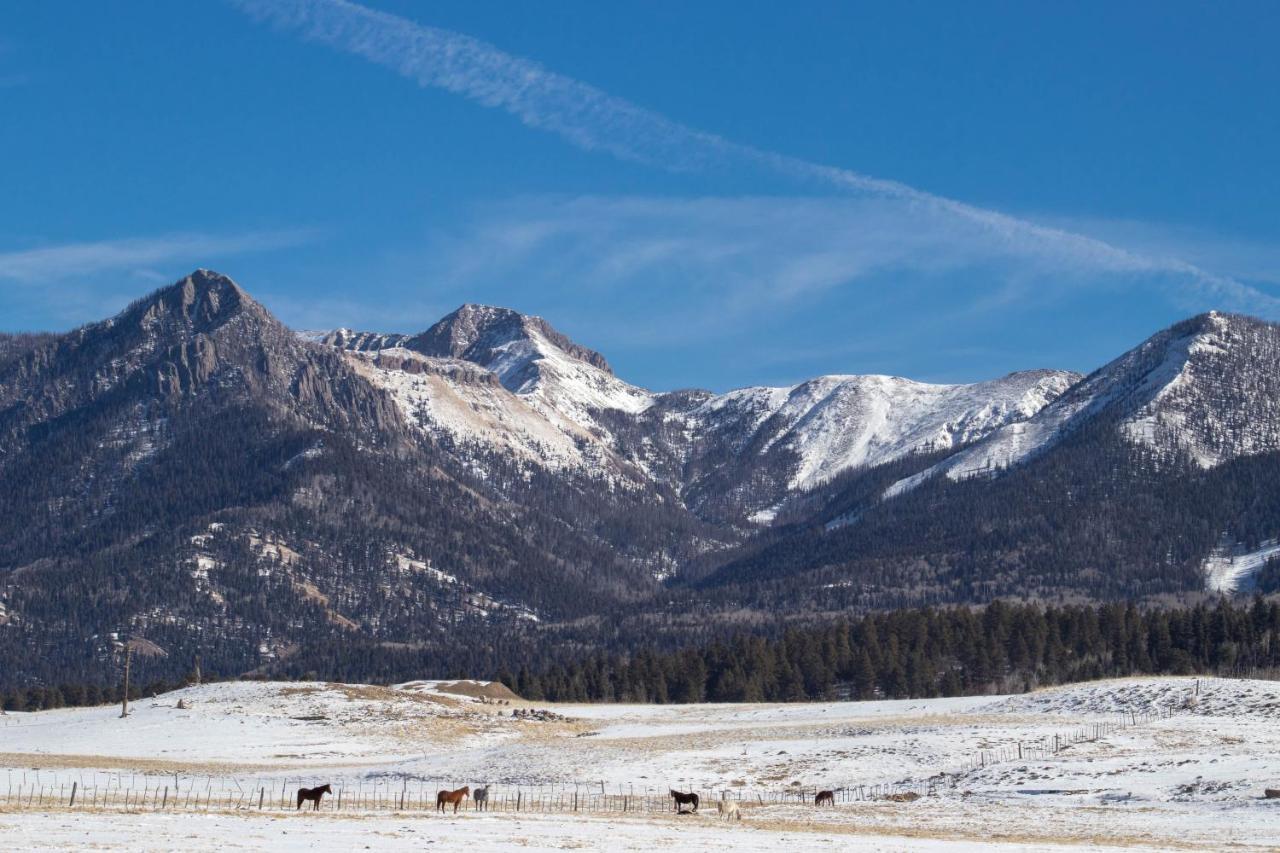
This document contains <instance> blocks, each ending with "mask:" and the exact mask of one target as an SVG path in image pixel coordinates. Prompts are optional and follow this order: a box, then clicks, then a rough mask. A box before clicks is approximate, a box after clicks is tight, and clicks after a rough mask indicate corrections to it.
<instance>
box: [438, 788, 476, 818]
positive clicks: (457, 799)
mask: <svg viewBox="0 0 1280 853" xmlns="http://www.w3.org/2000/svg"><path fill="white" fill-rule="evenodd" d="M470 793H471V788H470V787H468V786H466V785H464V786H463V787H461V788H459V789H458V790H456V791H441V792H439V793H438V794H436V811H438V812H442V811H444V805H445V803H453V813H454V814H457V813H458V804H459V803H461V802H462V801H463V800H465V799H466V798H467V796H468V795H469V794H470Z"/></svg>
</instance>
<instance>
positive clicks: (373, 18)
mask: <svg viewBox="0 0 1280 853" xmlns="http://www.w3.org/2000/svg"><path fill="white" fill-rule="evenodd" d="M231 2H233V3H234V4H235V5H237V6H238V7H239V8H241V9H243V10H245V11H246V12H248V13H250V14H251V15H253V16H254V17H256V18H258V19H261V20H266V21H270V22H272V23H274V24H276V25H278V26H281V27H284V28H287V29H290V30H293V31H296V32H298V33H300V34H302V35H303V36H304V37H305V38H308V39H311V40H314V41H317V42H321V43H325V44H328V45H331V46H333V47H335V48H337V49H339V50H343V51H347V52H350V53H353V54H356V55H358V56H362V57H364V58H365V59H368V60H369V61H371V62H374V63H377V64H380V65H383V66H386V67H388V68H391V69H392V70H394V71H396V72H397V73H399V74H401V75H402V76H404V77H407V78H409V79H412V80H414V81H415V82H417V83H418V84H419V85H422V86H428V87H433V88H440V89H444V90H446V91H449V92H453V93H455V94H458V95H461V96H463V97H466V98H469V99H471V100H473V101H476V102H477V103H480V104H482V105H484V106H487V107H491V108H496V109H501V110H504V111H506V112H508V113H510V114H512V115H514V116H516V117H517V118H519V119H520V121H522V122H523V123H524V124H526V125H528V126H529V127H533V128H537V129H539V130H544V131H548V132H551V133H555V134H557V135H559V136H560V137H562V138H563V139H565V140H566V141H568V142H569V143H570V144H572V145H575V146H577V147H579V148H581V149H584V150H587V151H603V152H608V153H610V154H612V155H613V156H615V157H618V158H620V159H623V160H628V161H633V162H638V163H643V164H647V165H650V166H654V167H657V168H663V169H671V170H677V171H701V170H709V169H726V168H741V167H751V168H757V169H765V170H768V171H770V172H773V173H775V174H780V175H784V176H787V177H790V178H793V179H796V180H798V181H802V182H807V183H811V184H816V185H823V186H826V187H829V188H836V189H839V190H842V191H846V192H850V193H854V194H857V195H861V196H867V197H874V198H882V199H890V200H894V201H898V202H901V203H902V204H904V205H906V206H907V208H908V209H910V210H914V211H916V212H918V213H919V214H922V215H926V216H930V217H945V218H947V219H949V220H951V221H954V222H956V223H958V224H959V225H961V226H962V228H963V230H972V229H974V228H976V229H980V230H981V231H983V232H985V235H986V239H985V240H984V241H983V243H984V244H985V245H993V244H995V245H1002V246H1004V247H1006V251H1007V252H1012V253H1021V254H1024V255H1036V256H1037V257H1039V258H1040V259H1042V260H1043V261H1046V262H1052V263H1055V264H1058V265H1061V266H1068V267H1075V268H1084V269H1088V270H1092V271H1102V272H1126V273H1138V274H1146V273H1158V274H1165V275H1172V276H1175V277H1178V278H1179V279H1181V280H1183V281H1184V282H1186V283H1187V284H1189V285H1190V286H1193V287H1196V288H1198V289H1200V290H1201V291H1203V292H1204V293H1205V294H1207V295H1210V296H1212V297H1213V298H1215V299H1218V300H1220V301H1221V302H1222V303H1223V304H1224V305H1230V306H1234V307H1237V308H1239V309H1240V310H1249V311H1255V312H1257V313H1263V314H1269V315H1280V300H1277V299H1276V298H1275V297H1273V296H1271V295H1269V294H1267V293H1265V292H1262V291H1260V290H1259V289H1257V288H1255V287H1252V286H1250V285H1249V284H1247V283H1244V282H1242V281H1239V280H1237V279H1235V278H1232V277H1230V276H1225V275H1220V274H1217V273H1214V272H1210V271H1208V270H1206V269H1203V268H1201V267H1199V266H1197V265H1195V264H1193V263H1190V262H1188V261H1185V260H1182V259H1180V258H1178V257H1174V256H1166V255H1153V254H1146V253H1140V252H1136V251H1130V250H1127V249H1125V248H1122V247H1120V246H1117V245H1114V244H1112V243H1109V242H1106V241H1104V240H1100V239H1097V238H1095V237H1091V236H1087V235H1084V234H1080V233H1077V232H1074V231H1070V230H1066V229H1063V228H1056V227H1051V226H1048V225H1044V224H1040V223H1037V222H1032V221H1029V220H1026V219H1022V218H1019V217H1016V216H1010V215H1008V214H1005V213H1001V212H999V211H995V210H989V209H986V208H982V207H977V206H974V205H969V204H965V203H964V202H960V201H956V200H953V199H949V198H945V197H942V196H937V195H934V194H932V193H929V192H925V191H923V190H919V189H916V188H914V187H910V186H907V185H905V184H902V183H898V182H896V181H890V180H884V179H880V178H875V177H872V176H869V175H863V174H861V173H858V172H855V171H852V170H849V169H844V168H839V167H834V166H827V165H823V164H819V163H812V162H809V161H806V160H802V159H799V158H795V157H790V156H788V155H785V154H780V153H775V152H771V151H765V150H762V149H759V148H755V147H753V146H750V145H744V144H741V143H737V142H733V141H731V140H728V139H725V138H724V137H721V136H718V135H716V134H713V133H708V132H705V131H702V130H698V129H695V128H692V127H689V126H687V125H684V124H681V123H679V122H676V121H672V120H671V119H669V118H667V117H666V116H663V115H662V114H660V113H658V112H655V111H653V110H649V109H646V108H644V107H641V106H638V105H636V104H633V103H631V102H630V101H627V100H624V99H622V98H618V97H615V96H612V95H610V94H608V93H606V92H604V91H602V90H600V89H598V88H596V87H594V86H591V85H589V84H587V83H583V82H580V81H578V80H575V79H573V78H570V77H566V76H565V75H562V74H558V73H556V72H553V71H550V70H548V69H547V68H545V67H543V66H542V65H541V64H539V63H537V62H534V61H532V60H528V59H524V58H521V57H518V56H513V55H511V54H508V53H506V52H504V51H502V50H500V49H498V48H497V47H495V46H493V45H491V44H488V43H486V42H483V41H480V40H478V39H475V38H472V37H470V36H467V35H463V34H460V33H456V32H452V31H449V30H444V29H439V28H436V27H429V26H423V25H421V24H417V23H414V22H412V21H409V20H407V19H404V18H400V17H397V16H395V15H390V14H387V13H384V12H380V11H377V10H374V9H369V8H367V7H364V6H361V5H358V4H355V3H351V2H347V0H231Z"/></svg>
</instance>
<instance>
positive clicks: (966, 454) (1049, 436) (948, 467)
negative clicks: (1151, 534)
mask: <svg viewBox="0 0 1280 853" xmlns="http://www.w3.org/2000/svg"><path fill="white" fill-rule="evenodd" d="M1104 415H1105V416H1108V417H1115V418H1116V419H1117V421H1118V424H1117V428H1118V429H1119V431H1120V435H1121V436H1123V437H1124V438H1125V439H1126V440H1128V441H1130V442H1132V443H1134V444H1137V445H1141V446H1144V447H1146V448H1149V449H1150V450H1152V451H1154V452H1155V453H1156V454H1157V456H1159V457H1164V458H1169V457H1182V458H1187V459H1190V460H1191V461H1192V462H1194V463H1195V464H1197V465H1199V466H1200V467H1202V468H1212V467H1214V466H1216V465H1219V464H1221V463H1223V462H1226V461H1228V460H1231V459H1236V458H1238V457H1241V456H1248V455H1252V454H1257V453H1264V452H1267V451H1273V450H1280V327H1277V326H1275V325H1272V324H1269V323H1265V322H1263V321H1261V320H1255V319H1252V318H1249V317H1241V316H1234V315H1226V314H1220V313H1217V312H1211V313H1209V314H1202V315H1200V316H1197V317H1193V318H1191V319H1190V320H1187V321H1184V322H1182V323H1179V324H1177V325H1175V326H1173V327H1171V328H1169V329H1166V330H1165V331H1163V332H1160V333H1158V334H1156V335H1154V336H1152V337H1151V338H1149V339H1148V340H1147V341H1145V342H1144V343H1142V344H1141V345H1139V346H1138V347H1136V348H1134V349H1132V350H1130V351H1129V352H1127V353H1125V354H1124V355H1122V356H1121V357H1120V358H1118V359H1116V360H1115V361H1113V362H1111V363H1110V364H1108V365H1106V366H1105V367H1103V368H1101V369H1100V370H1097V371H1095V372H1094V373H1092V374H1090V375H1089V376H1088V377H1086V378H1085V379H1084V380H1083V381H1081V382H1080V383H1079V384H1077V385H1076V386H1075V387H1073V388H1071V389H1070V390H1069V391H1068V392H1067V393H1065V394H1063V395H1062V396H1061V397H1059V398H1058V399H1057V400H1055V401H1053V402H1052V403H1050V404H1049V405H1047V406H1045V407H1044V408H1043V409H1042V410H1041V411H1040V412H1039V413H1038V414H1036V415H1035V416H1034V417H1032V418H1031V419H1029V420H1027V421H1024V422H1019V423H1013V424H1010V425H1008V426H1005V427H1003V428H1002V429H1000V430H998V431H996V432H995V433H993V434H992V435H991V436H990V437H989V438H987V439H986V440H984V441H982V442H980V443H979V444H977V445H975V446H973V447H971V448H968V449H966V450H964V451H961V452H960V453H957V454H956V455H955V456H952V457H950V458H948V459H946V460H945V461H943V462H941V463H939V464H938V465H935V466H933V467H932V468H930V469H928V470H926V471H923V472H921V473H920V474H917V475H915V476H913V477H909V478H906V479H904V480H901V481H899V482H898V483H895V484H894V485H893V486H892V487H890V488H889V489H888V490H887V491H886V493H885V496H886V497H893V496H895V495H899V494H902V493H904V492H906V491H909V490H910V489H912V488H915V487H916V486H917V485H919V484H920V483H922V482H924V481H925V480H927V479H929V478H930V477H933V476H936V475H938V474H944V473H945V474H946V476H947V477H948V478H950V479H952V480H964V479H968V478H970V477H975V476H983V475H987V476H990V475H995V474H998V473H999V472H1001V471H1003V470H1005V469H1007V468H1009V467H1011V466H1013V465H1017V464H1019V463H1021V462H1025V461H1026V460H1028V459H1030V458H1032V457H1033V456H1035V455H1037V454H1039V453H1043V452H1045V451H1046V450H1048V449H1049V448H1051V447H1053V446H1054V445H1055V444H1056V443H1057V442H1058V441H1059V440H1060V439H1061V438H1062V437H1063V436H1065V435H1068V434H1070V433H1071V432H1073V431H1075V430H1077V429H1079V428H1080V427H1082V426H1084V425H1085V424H1086V423H1089V422H1091V421H1093V420H1094V419H1095V418H1098V417H1100V416H1104Z"/></svg>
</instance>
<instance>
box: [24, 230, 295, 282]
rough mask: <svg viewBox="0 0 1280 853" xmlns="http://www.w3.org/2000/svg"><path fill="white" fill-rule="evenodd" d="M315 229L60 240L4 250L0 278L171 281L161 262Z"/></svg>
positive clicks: (273, 244) (290, 238) (248, 248)
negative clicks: (120, 275)
mask: <svg viewBox="0 0 1280 853" xmlns="http://www.w3.org/2000/svg"><path fill="white" fill-rule="evenodd" d="M314 236H315V232H314V231H310V230H305V229H294V230H286V231H269V232H255V233H247V234H225V235H216V234H190V233H188V234H167V235H162V236H158V237H146V238H130V239H122V240H100V241H96V242H85V243H61V244H56V245H50V246H40V247H37V248H31V249H20V250H17V251H8V252H0V281H9V282H12V283H16V284H22V285H31V284H45V283H48V282H54V281H62V280H66V279H69V278H74V277H78V276H86V275H92V274H98V273H108V272H121V271H123V272H127V273H130V274H134V275H137V276H138V277H140V278H143V279H149V280H167V279H166V277H165V274H164V273H162V272H159V271H157V270H155V269H154V267H156V266H157V265H166V264H174V263H177V262H182V263H186V264H188V265H191V266H193V267H194V266H201V265H203V264H204V263H205V262H206V261H207V259H208V258H209V257H212V256H229V255H240V254H245V253H249V252H261V251H268V250H271V249H282V248H288V247H290V246H297V245H300V244H302V243H305V242H308V241H309V240H311V239H312V238H313V237H314Z"/></svg>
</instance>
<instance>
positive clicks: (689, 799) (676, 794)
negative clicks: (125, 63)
mask: <svg viewBox="0 0 1280 853" xmlns="http://www.w3.org/2000/svg"><path fill="white" fill-rule="evenodd" d="M670 792H671V799H673V800H675V801H676V814H679V813H680V807H681V806H687V805H690V804H692V805H693V810H694V811H695V812H696V811H697V810H698V795H697V794H695V793H693V792H689V793H688V794H685V793H683V792H681V791H677V790H675V789H674V788H673V789H670Z"/></svg>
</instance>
